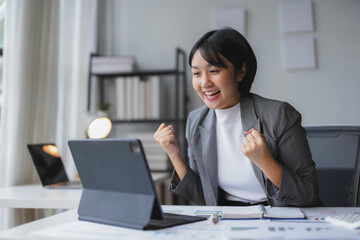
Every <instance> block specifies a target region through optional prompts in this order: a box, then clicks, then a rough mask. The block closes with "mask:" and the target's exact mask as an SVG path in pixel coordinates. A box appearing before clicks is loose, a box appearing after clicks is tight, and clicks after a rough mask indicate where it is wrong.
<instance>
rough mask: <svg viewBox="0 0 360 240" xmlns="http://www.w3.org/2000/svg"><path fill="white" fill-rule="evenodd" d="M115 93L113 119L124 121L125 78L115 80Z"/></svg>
mask: <svg viewBox="0 0 360 240" xmlns="http://www.w3.org/2000/svg"><path fill="white" fill-rule="evenodd" d="M115 82H116V83H115V92H116V95H115V97H116V101H115V108H116V109H115V117H116V119H125V118H126V111H127V110H126V107H127V106H126V105H127V104H126V99H125V96H126V90H127V88H126V79H125V77H118V78H116V80H115Z"/></svg>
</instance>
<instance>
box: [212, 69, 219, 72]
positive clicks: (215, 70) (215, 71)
mask: <svg viewBox="0 0 360 240" xmlns="http://www.w3.org/2000/svg"><path fill="white" fill-rule="evenodd" d="M218 72H219V70H217V69H216V70H211V71H210V73H218Z"/></svg>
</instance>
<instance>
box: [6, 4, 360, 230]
mask: <svg viewBox="0 0 360 240" xmlns="http://www.w3.org/2000/svg"><path fill="white" fill-rule="evenodd" d="M304 1H307V0H294V1H290V0H268V1H265V0H221V1H220V0H196V1H192V0H181V1H180V0H175V1H166V0H151V1H145V0H118V1H116V0H112V1H110V0H106V1H96V0H92V1H90V0H88V1H74V2H71V1H61V0H53V1H46V0H44V1H41V0H30V1H20V0H19V1H17V0H15V1H13V0H5V1H4V3H5V4H6V6H4V9H5V12H4V14H3V17H4V18H5V24H4V25H5V31H4V33H5V35H4V46H3V56H2V66H3V70H2V71H3V72H2V86H1V87H2V88H1V95H2V96H1V111H2V112H1V122H0V124H1V130H0V136H1V140H0V147H1V148H0V156H1V158H0V187H2V188H4V187H8V186H14V185H26V184H33V183H39V179H38V176H37V174H36V172H35V169H34V167H33V163H32V161H31V158H30V155H29V153H28V150H27V149H26V144H28V143H43V142H55V143H56V144H57V146H58V147H59V149H60V152H61V155H62V158H63V162H64V164H65V167H66V170H67V172H68V174H69V175H70V176H71V177H72V178H76V169H75V166H74V164H73V160H72V156H71V154H70V152H69V149H68V145H67V141H68V140H69V139H81V138H86V134H85V128H86V126H85V120H84V119H85V118H86V115H87V114H88V113H89V111H90V110H96V109H97V108H99V106H98V103H97V101H98V97H99V96H97V92H96V90H93V92H92V96H93V98H92V99H91V100H90V101H91V107H90V108H91V109H88V106H87V104H88V95H89V92H88V83H89V82H88V79H89V59H90V58H89V57H90V54H91V53H94V52H95V53H98V54H100V55H104V56H133V57H135V59H136V63H137V67H138V69H146V70H151V69H173V68H174V66H175V64H176V48H180V49H182V50H184V51H185V53H186V54H189V52H190V49H191V47H192V45H193V44H194V42H195V41H196V40H197V39H199V38H200V37H201V36H202V35H203V34H204V33H205V32H207V31H209V30H212V29H214V28H215V25H216V13H217V11H218V10H219V9H220V8H238V9H242V10H244V13H245V14H244V18H243V20H244V22H243V24H244V26H245V32H244V35H245V36H246V38H247V39H248V41H249V42H250V44H251V45H252V47H253V50H254V52H255V55H256V57H257V61H258V70H257V74H256V78H255V81H254V84H253V87H252V90H251V91H252V92H253V93H256V94H259V95H262V96H264V97H267V98H272V99H278V100H282V101H286V102H289V103H290V104H291V105H293V106H294V107H295V108H296V109H297V110H298V111H299V112H301V113H302V124H303V126H304V127H309V129H310V130H311V128H310V127H320V128H319V129H321V127H329V126H330V129H332V130H334V128H331V127H333V126H336V127H339V128H340V130H339V132H340V135H341V136H340V143H339V144H340V145H341V146H343V145H344V144H346V146H347V148H345V150H339V151H335V150H334V153H333V154H328V155H327V156H326V157H325V158H322V159H320V158H321V157H319V159H314V161H315V162H316V163H317V164H318V166H321V167H323V168H325V169H326V168H327V167H329V166H330V168H332V169H340V170H344V171H342V172H341V173H340V175H339V176H346V177H348V176H349V174H354V173H355V172H356V169H355V162H356V160H357V159H358V158H359V149H358V147H359V144H360V139H359V135H360V134H359V126H360V111H359V107H358V103H359V102H360V94H359V93H358V92H359V89H360V81H359V76H360V68H359V66H360V44H359V42H360V28H359V24H358V23H359V22H360V14H359V12H360V2H359V1H357V0H343V1H339V0H327V1H323V0H311V1H308V2H310V3H311V6H312V13H311V17H312V20H313V21H312V23H313V28H312V29H311V30H304V31H295V32H284V31H283V27H284V26H283V24H284V22H283V21H282V15H281V7H282V5H283V4H286V3H289V2H304ZM9 9H11V11H9V12H6V11H7V10H9ZM7 19H9V20H8V21H7ZM6 34H8V35H6ZM303 38H307V39H311V42H312V43H313V45H312V46H313V49H312V52H311V53H312V54H313V55H312V59H313V60H314V64H313V65H311V66H305V67H301V66H300V67H298V68H290V69H289V68H287V66H288V65H287V62H286V61H287V60H286V58H285V55H286V54H287V52H286V51H287V50H285V45H286V42H287V41H291V40H294V39H295V40H296V39H303ZM185 74H186V90H185V92H186V93H187V97H188V99H189V101H188V102H187V112H189V111H191V110H192V109H195V108H197V107H199V106H201V105H202V104H203V103H202V101H201V99H200V98H199V97H198V96H197V94H196V92H195V91H193V89H192V84H191V71H190V68H189V67H188V66H186V70H185ZM111 87H112V86H111V84H109V86H108V88H107V90H105V95H106V93H107V91H110V90H109V89H111ZM167 87H172V84H171V83H168V82H167V83H164V88H165V89H162V91H160V92H159V94H160V96H161V97H160V98H161V99H162V101H161V104H160V112H161V114H165V113H166V112H170V113H171V114H175V113H174V109H173V108H172V107H169V105H170V104H166V103H168V102H167V101H169V103H173V101H174V100H173V98H172V97H173V96H172V92H168V91H166V88H167ZM94 88H96V85H95V87H94ZM181 91H182V93H183V92H184V89H182V90H181ZM109 94H110V93H109ZM164 99H167V101H164ZM181 104H184V102H182V103H181ZM161 109H162V110H161ZM182 117H185V116H182ZM139 128H141V129H143V128H144V129H147V126H140V127H134V126H131V127H126V129H130V130H128V131H133V129H139ZM339 128H337V129H339ZM155 130H156V128H155ZM312 130H314V131H316V128H315V129H314V128H312ZM123 131H125V130H124V126H123V125H121V124H113V128H112V130H111V132H110V135H109V136H108V137H111V138H117V137H123ZM150 131H152V130H151V128H150ZM349 132H351V134H350V133H349ZM354 132H355V133H354ZM316 134H318V133H316ZM316 134H315V135H316ZM320 135H321V134H320ZM325 135H326V134H325ZM335 135H336V134H335ZM338 139H339V138H338ZM315 141H317V140H315ZM329 141H330V142H331V144H332V145H331V146H332V148H331V149H326V150H324V149H321V150H319V151H320V153H319V156H320V155H321V153H323V152H324V151H325V152H327V151H329V152H331V150H333V149H336V148H337V146H338V145H337V142H336V141H335V142H334V143H333V142H332V140H329ZM350 145H351V146H350ZM316 146H321V144H319V145H316ZM323 148H326V146H323ZM317 151H318V150H314V152H317ZM350 151H351V153H350ZM339 152H340V153H342V152H343V153H344V154H339ZM316 154H317V153H316ZM336 154H337V155H336ZM344 155H346V157H347V159H344V157H343V156H344ZM317 156H318V155H317ZM334 156H335V157H334ZM331 157H333V159H331V160H329V158H331ZM328 162H330V165H327V163H328ZM344 166H345V167H344ZM349 169H351V170H352V171H350V172H349V171H348V170H349ZM325 175H326V174H325ZM352 180H354V179H352V178H351V177H350V178H347V179H345V180H344V184H347V183H348V182H351V181H352ZM324 182H325V184H326V183H328V184H329V182H327V180H324ZM340 187H341V185H340V186H336V188H340ZM346 187H349V186H348V185H346V186H344V188H346ZM163 191H166V192H167V190H166V187H165V188H164V189H163ZM320 191H321V190H320ZM324 191H325V190H324ZM166 194H169V193H168V192H167V193H166ZM327 196H329V198H330V197H331V194H330V195H327ZM170 198H171V196H170ZM174 199H175V198H174ZM174 201H179V203H184V202H182V201H181V200H177V199H175V200H174ZM175 203H176V202H175ZM333 204H338V203H333ZM54 213H57V212H56V211H55V212H54V211H51V210H29V209H25V210H24V209H7V208H1V209H0V219H1V221H0V222H2V223H4V224H3V225H1V226H0V227H1V228H0V230H4V229H7V228H10V227H13V226H16V225H19V224H23V223H25V222H29V221H32V220H35V219H38V218H41V217H44V216H48V215H52V214H54Z"/></svg>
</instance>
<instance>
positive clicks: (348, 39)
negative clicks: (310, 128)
mask: <svg viewBox="0 0 360 240" xmlns="http://www.w3.org/2000/svg"><path fill="white" fill-rule="evenodd" d="M281 2H284V1H280V0H242V1H239V0H238V1H235V0H218V1H216V0H212V1H210V0H171V1H170V0H151V1H146V0H122V1H121V2H120V4H119V9H117V11H118V12H119V28H118V29H119V33H118V34H120V36H121V37H120V40H121V43H120V46H121V47H120V53H121V54H125V55H128V54H129V55H135V56H136V57H137V59H138V62H139V64H140V67H142V68H147V69H148V68H173V67H174V64H175V47H176V46H180V47H181V48H183V49H184V50H185V51H186V52H187V53H189V51H190V49H191V47H192V45H193V44H194V43H195V41H196V40H197V39H198V38H200V36H202V35H203V34H204V33H205V32H207V31H208V30H211V29H212V28H213V13H214V10H215V9H216V7H218V6H229V5H233V6H239V7H244V8H246V11H247V25H246V26H247V39H248V40H249V42H250V44H251V45H252V47H253V49H254V51H255V54H256V56H257V59H258V73H257V77H256V79H255V82H254V85H253V88H252V91H253V92H255V93H258V94H260V95H263V96H265V97H268V98H275V99H279V100H284V101H288V102H290V103H291V104H292V105H293V106H294V107H296V108H297V109H298V110H299V111H300V112H301V113H302V114H303V124H304V125H323V124H354V125H360V107H358V105H359V103H360V1H358V0H326V1H325V0H313V3H314V13H315V31H314V32H312V33H301V34H298V35H299V36H307V35H310V36H313V37H314V38H315V40H316V51H317V65H318V67H317V69H315V70H308V71H297V72H286V71H284V70H282V40H283V39H284V38H285V36H284V35H283V34H282V33H281V31H280V16H279V4H280V3H281ZM285 2H286V1H285ZM188 71H189V72H188V81H189V82H188V86H189V91H188V92H189V93H190V98H191V102H190V109H193V108H195V107H198V106H200V105H201V104H202V102H201V100H200V99H199V98H198V97H197V95H195V92H194V91H193V90H192V87H191V74H190V69H188Z"/></svg>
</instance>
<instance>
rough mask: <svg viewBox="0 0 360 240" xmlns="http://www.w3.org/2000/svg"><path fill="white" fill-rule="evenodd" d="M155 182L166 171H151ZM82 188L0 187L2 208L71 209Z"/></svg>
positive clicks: (166, 174) (160, 178) (157, 181)
mask: <svg viewBox="0 0 360 240" xmlns="http://www.w3.org/2000/svg"><path fill="white" fill-rule="evenodd" d="M152 177H153V180H154V182H155V183H160V182H162V181H164V180H165V179H167V178H168V177H169V174H168V173H152ZM81 192H82V189H46V188H43V187H42V185H39V184H36V185H23V186H12V187H6V188H0V207H2V208H42V209H46V208H51V209H73V208H77V207H78V205H79V201H80V197H81Z"/></svg>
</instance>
